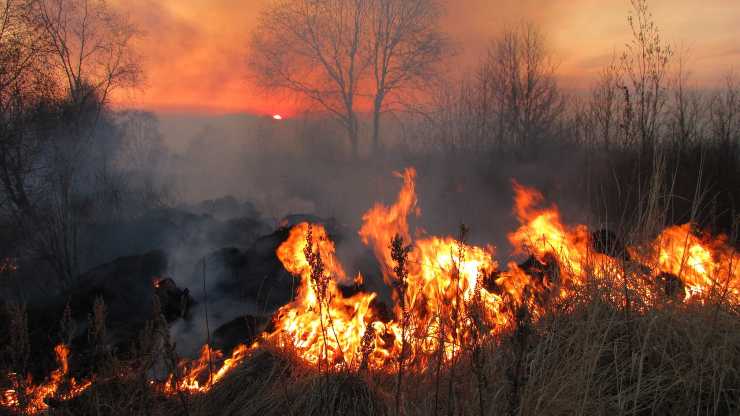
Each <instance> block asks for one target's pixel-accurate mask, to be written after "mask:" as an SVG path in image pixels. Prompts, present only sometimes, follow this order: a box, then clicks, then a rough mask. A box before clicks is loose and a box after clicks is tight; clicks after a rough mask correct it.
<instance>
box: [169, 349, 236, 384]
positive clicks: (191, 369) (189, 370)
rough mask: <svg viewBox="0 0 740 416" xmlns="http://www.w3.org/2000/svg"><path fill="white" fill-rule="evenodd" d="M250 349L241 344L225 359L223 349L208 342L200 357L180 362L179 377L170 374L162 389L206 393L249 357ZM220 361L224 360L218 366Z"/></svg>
mask: <svg viewBox="0 0 740 416" xmlns="http://www.w3.org/2000/svg"><path fill="white" fill-rule="evenodd" d="M249 351H250V348H249V347H247V346H246V345H244V344H239V345H237V346H236V347H235V348H234V350H233V351H232V352H231V357H229V358H227V359H226V360H223V353H222V352H221V351H219V350H215V349H212V348H211V347H210V346H208V344H206V345H203V347H202V348H201V351H200V357H199V358H197V359H196V360H193V361H188V360H183V361H181V362H180V364H179V369H178V370H179V373H180V374H181V375H180V377H179V379H178V380H175V376H174V375H172V374H170V375H169V376H168V378H167V380H166V381H165V383H164V384H163V385H162V391H163V392H164V393H165V394H167V395H173V394H176V393H178V392H183V393H188V394H194V393H205V392H207V391H209V390H210V389H211V388H213V386H214V385H216V384H217V383H218V382H219V381H221V380H222V379H223V378H224V376H225V375H226V374H228V373H229V371H231V370H233V369H234V368H236V367H237V366H239V365H240V364H241V363H242V362H243V361H244V360H245V359H246V358H247V354H248V353H249ZM220 361H223V363H222V364H221V367H219V368H216V367H215V363H217V362H220Z"/></svg>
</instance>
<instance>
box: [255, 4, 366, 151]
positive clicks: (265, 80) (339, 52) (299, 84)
mask: <svg viewBox="0 0 740 416" xmlns="http://www.w3.org/2000/svg"><path fill="white" fill-rule="evenodd" d="M367 13H368V0H318V1H317V0H297V1H287V0H280V1H276V2H274V3H272V4H271V5H270V6H268V7H267V8H266V9H265V10H264V11H263V12H262V14H261V16H260V21H259V24H258V26H257V28H256V29H255V31H254V32H253V34H252V39H251V43H250V50H251V52H250V55H249V66H250V69H251V72H252V73H253V74H254V75H255V76H256V78H257V81H258V83H259V84H260V85H262V86H264V87H265V88H267V89H271V90H284V91H290V92H294V93H298V94H300V95H301V96H303V97H305V98H308V99H309V100H311V101H312V102H314V103H316V104H318V105H319V106H320V107H321V108H322V109H323V110H325V111H327V112H329V113H330V114H332V115H333V116H334V117H335V118H336V119H337V120H338V121H339V122H340V123H341V124H342V125H343V126H344V128H345V129H346V131H347V137H348V139H349V142H350V146H351V151H352V155H353V156H355V157H356V156H357V152H358V141H359V130H358V121H357V110H356V101H357V96H358V92H359V88H360V81H361V79H362V73H363V72H364V71H365V70H366V68H367V65H366V62H364V60H363V58H362V54H361V48H362V37H363V22H364V21H365V20H366V19H367Z"/></svg>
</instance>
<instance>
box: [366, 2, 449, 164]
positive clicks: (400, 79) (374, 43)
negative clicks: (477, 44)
mask: <svg viewBox="0 0 740 416" xmlns="http://www.w3.org/2000/svg"><path fill="white" fill-rule="evenodd" d="M440 10H441V7H440V5H439V4H438V2H437V1H436V0H376V1H373V2H372V7H371V9H370V25H371V28H370V38H369V45H368V52H369V59H370V63H371V72H372V80H373V83H374V92H373V94H374V97H373V130H372V138H373V150H374V152H375V153H376V154H377V153H378V152H379V150H380V118H381V113H382V112H383V111H384V110H385V109H386V107H388V108H393V107H394V104H398V103H402V101H403V100H402V97H401V94H402V93H403V92H404V90H409V89H415V88H417V87H419V84H420V83H428V82H429V81H430V80H432V79H433V78H435V75H436V73H437V71H436V66H437V64H438V63H439V62H440V61H441V60H442V57H443V56H444V54H445V52H447V50H448V48H447V42H446V39H445V37H444V35H443V34H442V33H441V32H440V31H439V30H438V29H437V26H438V19H439V14H440ZM390 97H393V98H395V99H396V100H395V102H393V103H390V104H388V103H387V101H386V100H387V99H389V98H390Z"/></svg>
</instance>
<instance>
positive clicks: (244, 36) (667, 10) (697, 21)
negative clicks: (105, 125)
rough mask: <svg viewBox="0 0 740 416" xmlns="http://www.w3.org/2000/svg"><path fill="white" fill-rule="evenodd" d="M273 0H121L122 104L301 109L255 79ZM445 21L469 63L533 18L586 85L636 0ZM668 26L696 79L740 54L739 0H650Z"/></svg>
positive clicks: (491, 6) (591, 1)
mask: <svg viewBox="0 0 740 416" xmlns="http://www.w3.org/2000/svg"><path fill="white" fill-rule="evenodd" d="M268 1H270V0H117V2H116V4H117V6H118V7H120V8H121V9H122V10H123V11H124V13H126V14H127V15H128V16H129V17H130V18H131V20H132V21H133V22H134V23H135V24H136V25H137V26H138V27H139V29H140V30H141V31H142V37H141V38H140V39H139V40H138V41H137V53H138V54H139V55H140V56H141V58H142V62H143V69H144V73H145V77H146V79H145V82H144V83H143V85H142V86H141V88H139V89H137V90H136V91H130V92H125V93H119V94H117V96H116V102H117V104H118V105H119V106H123V107H136V108H144V109H148V110H153V111H160V112H167V111H175V112H183V111H184V112H204V113H234V112H253V113H260V114H270V113H286V114H290V113H291V112H293V111H295V106H296V104H295V103H294V102H293V101H292V100H289V99H287V98H286V97H269V96H264V95H263V94H261V93H259V92H258V91H256V89H255V88H254V87H253V86H252V85H250V82H249V80H248V77H247V71H246V68H245V62H246V55H247V53H248V50H247V41H248V38H249V33H250V30H251V28H252V27H253V26H254V25H255V22H256V20H257V17H258V15H259V12H260V9H261V8H262V7H263V6H264V5H265V4H266V3H267V2H268ZM445 4H446V12H445V16H444V18H443V19H442V21H441V26H442V30H443V31H445V32H446V33H447V34H448V35H449V36H450V38H451V40H452V41H453V42H454V43H455V46H456V47H457V49H458V51H459V52H458V54H457V55H456V56H455V57H454V58H453V59H455V60H457V61H456V62H455V65H454V66H453V67H454V68H470V67H472V66H473V65H474V64H475V62H476V60H477V59H478V56H480V54H482V53H483V52H484V51H485V48H486V47H487V45H488V43H489V41H490V39H491V38H492V37H493V36H495V35H496V34H497V33H498V32H500V31H501V30H502V29H503V28H505V27H507V26H511V25H514V24H516V23H518V22H522V21H531V22H534V23H536V24H538V25H539V27H540V28H541V29H542V30H543V31H544V32H545V33H546V34H547V36H548V39H549V42H550V46H551V48H552V50H553V52H554V53H555V56H556V57H557V60H558V62H559V65H560V66H559V73H560V76H561V81H562V83H563V85H565V86H566V87H568V88H574V89H586V88H588V87H589V86H590V85H591V83H592V82H593V79H594V76H595V74H597V73H598V71H599V70H600V69H601V68H602V67H603V66H604V64H606V63H607V62H608V61H609V60H610V58H611V56H612V55H613V53H614V52H616V51H620V50H621V49H622V46H623V45H624V43H626V42H627V41H629V35H630V33H629V27H628V26H627V21H626V19H627V14H628V11H629V0H519V1H516V0H445ZM650 6H651V10H652V11H653V15H654V17H655V20H656V22H657V23H658V25H659V27H660V28H661V32H662V33H663V36H664V38H665V39H666V40H668V41H670V42H671V43H672V44H673V45H674V48H675V49H676V50H679V51H684V55H686V56H687V57H688V61H689V62H690V64H689V67H690V70H691V74H692V80H693V82H695V83H696V84H698V85H712V83H715V82H718V81H719V80H721V78H722V77H723V76H724V75H725V74H727V73H728V72H730V71H731V70H734V69H737V64H738V63H740V0H701V1H699V0H653V1H651V2H650Z"/></svg>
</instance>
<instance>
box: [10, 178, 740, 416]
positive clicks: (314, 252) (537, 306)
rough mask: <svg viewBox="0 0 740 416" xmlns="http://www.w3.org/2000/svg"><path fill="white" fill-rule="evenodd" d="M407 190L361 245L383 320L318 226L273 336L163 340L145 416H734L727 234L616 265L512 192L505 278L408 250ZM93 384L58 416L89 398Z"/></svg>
mask: <svg viewBox="0 0 740 416" xmlns="http://www.w3.org/2000/svg"><path fill="white" fill-rule="evenodd" d="M415 175H416V173H415V171H414V170H413V169H407V170H406V171H404V172H403V173H401V174H399V177H400V178H402V179H403V186H402V188H401V191H400V192H399V196H398V200H397V202H396V203H394V204H392V205H390V206H385V205H382V204H377V205H376V206H375V207H373V208H372V209H371V210H369V211H368V212H367V213H366V214H365V216H364V217H363V220H364V224H363V226H362V228H361V229H360V231H359V236H360V238H361V239H362V241H363V242H364V243H365V244H367V245H368V246H369V247H370V248H371V249H372V250H373V252H374V253H375V256H376V258H377V260H378V262H379V264H380V266H381V267H380V270H381V271H382V273H383V278H384V280H385V282H386V284H388V285H389V287H390V288H392V300H393V308H392V310H391V312H390V313H384V311H383V308H382V307H381V306H380V302H379V300H378V298H377V295H376V294H375V293H371V292H364V291H359V292H357V293H355V294H353V295H351V296H345V295H344V294H343V292H342V290H341V288H340V286H343V285H344V286H348V285H351V284H353V283H357V282H361V281H362V276H359V275H358V277H356V278H354V279H353V278H349V277H348V274H347V273H346V271H345V268H344V267H343V266H342V264H341V262H340V260H339V259H338V258H337V257H336V251H335V246H334V243H333V242H332V241H331V239H330V237H329V235H328V233H327V232H326V230H325V229H324V228H323V227H322V226H321V225H318V224H309V223H301V224H298V225H296V226H295V227H293V228H292V229H291V231H290V234H289V236H288V238H287V240H286V241H284V242H283V243H282V244H281V245H280V246H279V247H278V249H277V256H278V258H279V259H280V261H281V262H282V264H283V266H284V267H285V268H286V270H288V271H289V272H291V273H292V274H294V275H296V276H300V277H301V286H300V288H299V290H298V292H297V295H296V297H295V298H294V300H293V301H292V302H290V303H288V304H286V305H284V306H283V307H282V308H280V309H279V310H278V312H277V313H276V314H275V316H274V322H273V324H274V325H273V329H272V330H270V331H268V332H266V333H264V334H263V335H262V336H261V337H260V339H259V340H258V341H257V342H255V343H254V344H253V345H251V346H249V347H247V346H243V345H242V346H239V347H237V348H235V349H234V351H232V353H231V356H230V357H229V358H226V355H225V354H223V353H222V352H220V351H216V350H212V349H211V348H210V347H208V346H205V347H204V348H203V350H202V354H201V356H200V357H199V358H198V359H196V360H194V361H187V360H184V361H183V360H178V359H177V357H175V356H174V355H173V351H174V349H173V348H172V346H170V345H169V341H168V340H167V337H166V335H165V337H164V340H163V341H162V344H161V345H160V347H163V348H160V349H159V351H165V353H167V355H168V356H169V359H168V361H169V362H170V363H172V365H171V366H170V367H171V370H170V375H169V376H168V377H166V379H164V380H155V379H148V381H147V383H148V384H149V389H150V390H151V391H153V392H154V394H153V395H152V396H151V397H156V398H157V400H159V402H157V403H159V405H157V406H154V405H152V406H153V407H148V408H147V410H146V411H145V412H144V413H143V414H155V413H157V412H160V413H162V414H179V413H183V412H184V413H185V414H224V415H227V414H228V415H231V414H234V415H236V414H239V415H244V414H255V415H256V414H260V415H264V414H439V413H446V414H498V413H510V414H533V415H534V414H537V415H539V414H616V413H619V414H647V413H651V414H685V413H702V414H704V413H711V414H737V412H738V411H739V410H740V358H738V357H740V319H739V318H740V314H739V312H740V311H739V310H738V306H739V305H740V268H738V267H737V262H738V260H740V258H739V257H738V253H737V251H735V249H734V248H733V247H732V246H731V245H729V244H728V242H727V239H726V238H725V237H722V236H720V237H712V236H708V235H702V234H701V233H699V232H698V231H697V230H695V229H694V226H692V225H691V224H686V225H681V226H674V227H669V228H666V229H665V230H663V231H662V232H660V233H659V234H658V235H657V236H656V237H655V239H654V240H652V241H649V242H644V243H642V244H633V245H629V246H626V247H625V249H624V250H617V251H620V252H621V253H620V254H614V251H615V250H612V248H614V247H605V246H604V242H603V241H602V242H601V243H600V244H597V243H596V239H597V236H598V235H599V234H592V233H591V232H590V231H589V230H588V228H587V227H586V226H584V225H576V226H569V225H566V224H564V223H563V222H562V220H561V218H560V214H559V212H558V210H557V207H555V206H544V204H543V197H542V195H541V194H540V193H539V192H537V191H536V190H534V189H530V188H526V187H523V186H521V185H518V184H516V183H515V184H514V189H515V194H516V198H515V208H514V214H515V215H516V217H517V218H518V220H519V222H520V226H519V227H518V228H517V229H516V230H514V231H512V232H511V233H510V234H509V235H508V237H509V240H510V242H511V243H512V245H513V247H515V254H516V255H519V256H520V257H521V258H524V259H525V260H524V261H522V262H518V263H517V262H514V261H511V262H509V263H508V264H507V265H506V267H505V268H500V267H499V264H498V262H497V261H496V260H494V254H495V250H494V248H493V247H492V246H475V245H472V244H469V243H467V242H466V239H465V237H466V229H465V228H464V227H461V230H460V234H459V235H458V236H457V237H454V238H453V237H438V236H429V235H425V234H424V233H423V232H420V231H417V232H416V233H415V234H414V235H413V237H412V233H411V230H410V229H409V225H408V222H407V218H408V217H409V216H410V215H419V214H420V210H419V208H418V206H417V198H416V194H415V187H414V180H415ZM612 240H614V239H613V238H612ZM611 243H612V244H611V245H612V246H620V247H621V246H622V244H621V243H618V242H617V241H611ZM161 327H164V328H165V329H166V324H164V325H161ZM165 332H166V331H165ZM65 362H66V361H65ZM63 368H64V369H65V370H64V371H63V372H62V375H64V374H66V373H67V371H66V365H65V366H64V367H63ZM145 373H146V371H144V372H142V374H145ZM55 374H56V375H57V376H58V374H57V373H53V374H52V377H51V379H50V380H51V381H55V380H57V379H58V378H59V377H56V376H55ZM70 383H71V384H72V385H74V381H73V380H71V381H70ZM98 384H99V383H97V382H96V383H92V384H86V385H85V388H88V387H89V390H90V392H89V393H88V392H84V394H83V390H84V389H81V390H80V392H79V393H78V394H75V395H76V396H80V397H79V398H77V399H76V400H69V401H68V402H69V406H72V403H73V402H75V401H77V402H85V401H89V400H91V397H98V396H96V391H97V390H98V389H99V388H102V387H103V386H104V385H105V383H100V387H99V386H98ZM42 386H45V384H43V385H39V386H38V387H33V388H32V391H35V390H33V389H41V388H42ZM8 391H9V390H8ZM71 391H72V390H71ZM55 392H56V390H54V391H53V392H51V393H50V394H48V395H44V396H43V397H42V398H41V403H45V402H44V401H43V400H44V399H45V398H48V397H53V398H55V399H61V400H62V402H63V403H61V404H60V407H59V409H61V410H59V411H63V409H65V406H67V405H68V404H67V403H65V402H64V401H65V399H69V398H71V397H66V396H63V395H59V394H55ZM5 396H6V397H8V392H7V391H6V394H5ZM31 403H33V402H31ZM3 405H4V406H5V407H6V408H9V409H16V410H17V411H25V412H27V413H35V412H39V411H42V410H45V409H46V408H43V409H41V408H38V407H32V406H31V405H30V404H26V405H25V406H24V405H21V404H19V403H16V404H14V403H5V402H4V403H3ZM98 409H99V408H98ZM155 410H156V411H155ZM111 413H115V412H111ZM120 414H127V413H126V412H125V411H122V412H120ZM129 414H131V412H129Z"/></svg>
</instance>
